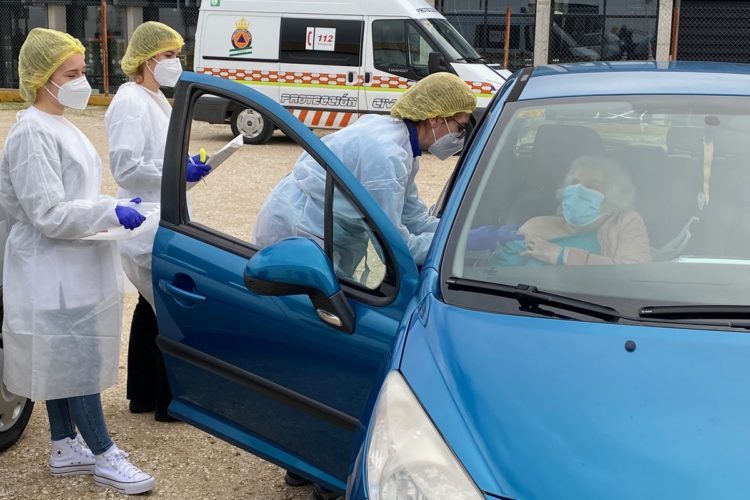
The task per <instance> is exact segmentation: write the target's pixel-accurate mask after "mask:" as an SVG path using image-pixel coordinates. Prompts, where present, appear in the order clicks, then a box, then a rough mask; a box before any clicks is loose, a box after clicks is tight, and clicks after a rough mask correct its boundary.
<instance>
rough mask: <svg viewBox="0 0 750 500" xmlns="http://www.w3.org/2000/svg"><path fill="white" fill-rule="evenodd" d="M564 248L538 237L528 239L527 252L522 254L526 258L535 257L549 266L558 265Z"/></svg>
mask: <svg viewBox="0 0 750 500" xmlns="http://www.w3.org/2000/svg"><path fill="white" fill-rule="evenodd" d="M561 251H562V247H561V246H560V245H555V244H554V243H550V242H549V241H547V240H545V239H543V238H539V237H536V236H532V237H528V238H526V250H524V251H523V252H521V255H522V256H524V257H533V258H535V259H537V260H540V261H542V262H545V263H547V264H557V258H558V257H559V256H560V252H561Z"/></svg>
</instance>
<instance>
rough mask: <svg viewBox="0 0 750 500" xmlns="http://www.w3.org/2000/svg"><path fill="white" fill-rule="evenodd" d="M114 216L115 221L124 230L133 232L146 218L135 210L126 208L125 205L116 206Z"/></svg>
mask: <svg viewBox="0 0 750 500" xmlns="http://www.w3.org/2000/svg"><path fill="white" fill-rule="evenodd" d="M115 214H116V215H117V220H118V222H119V223H120V225H122V226H123V227H124V228H125V229H130V230H133V229H135V228H137V227H138V226H140V225H141V224H143V221H144V220H146V218H145V217H144V216H143V215H141V214H140V212H138V210H136V209H135V208H131V207H126V206H125V205H117V206H116V207H115Z"/></svg>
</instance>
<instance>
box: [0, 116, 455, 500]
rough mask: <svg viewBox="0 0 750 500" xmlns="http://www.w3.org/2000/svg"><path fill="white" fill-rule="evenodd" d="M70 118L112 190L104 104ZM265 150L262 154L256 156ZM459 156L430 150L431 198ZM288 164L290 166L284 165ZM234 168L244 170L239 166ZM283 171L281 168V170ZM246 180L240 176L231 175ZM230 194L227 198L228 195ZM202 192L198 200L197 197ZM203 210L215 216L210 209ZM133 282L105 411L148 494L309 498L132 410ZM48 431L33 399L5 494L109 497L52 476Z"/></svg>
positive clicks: (195, 433)
mask: <svg viewBox="0 0 750 500" xmlns="http://www.w3.org/2000/svg"><path fill="white" fill-rule="evenodd" d="M17 109H19V108H17V107H14V106H8V105H4V106H0V144H4V142H5V137H6V135H7V133H8V130H9V128H10V126H11V125H12V124H13V122H14V121H15V115H16V112H17ZM68 117H69V119H70V120H71V121H72V122H74V123H75V124H76V125H77V126H78V127H80V128H81V130H83V132H84V133H85V134H87V135H88V137H89V138H90V139H91V140H92V142H93V143H94V145H95V146H96V148H97V150H98V152H99V154H100V155H101V156H102V160H103V162H104V172H103V175H102V178H103V182H102V191H103V192H104V193H106V194H112V195H114V194H115V192H116V187H115V184H114V181H113V180H112V177H111V175H110V174H109V168H108V160H107V140H106V136H105V132H104V108H97V107H92V108H90V109H88V110H86V111H84V112H79V113H69V114H68ZM202 126H203V127H205V129H204V130H202V132H204V136H205V141H206V144H205V147H206V148H207V149H209V150H213V148H215V147H218V146H220V145H222V144H223V142H225V141H226V140H228V139H229V138H231V137H230V135H229V130H228V127H224V126H219V125H202ZM297 154H298V150H297V149H296V147H295V146H294V145H292V144H291V143H290V142H289V141H286V140H284V139H283V138H282V139H281V140H274V141H272V143H270V144H269V145H266V146H262V147H256V148H254V155H255V160H256V161H263V160H269V161H270V159H273V161H275V162H276V163H277V164H279V165H282V167H281V168H282V170H283V169H288V167H291V165H292V164H293V163H294V159H295V157H296V155H297ZM258 155H260V157H259V156H258ZM453 164H454V162H453V161H452V160H448V161H446V162H439V161H437V160H435V159H434V158H432V157H430V156H426V157H425V158H424V159H423V160H422V168H421V170H420V173H419V175H418V176H417V183H418V185H419V187H420V193H421V195H422V197H423V198H424V199H425V201H426V202H427V203H428V204H429V203H433V202H434V201H435V200H436V198H437V197H438V195H439V194H440V190H441V189H442V186H443V183H444V182H445V179H446V178H447V176H448V175H449V174H450V170H451V168H452V167H453ZM284 165H286V166H288V167H283V166H284ZM237 175H238V176H239V175H241V173H240V172H238V173H237ZM277 175H278V174H277ZM227 184H228V185H231V184H234V185H242V179H240V178H238V179H236V182H234V183H232V182H228V183H227ZM231 199H232V198H231V197H229V196H228V197H226V198H224V200H225V201H227V202H228V200H231ZM199 202H200V200H199V196H198V197H197V199H196V203H199ZM225 208H226V207H225V206H223V205H222V200H219V201H218V202H217V201H212V203H210V204H205V206H204V207H201V210H215V211H216V214H220V213H221V212H222V211H223V210H224V209H225ZM205 216H206V217H207V218H210V217H211V216H212V214H211V213H206V214H205ZM133 290H134V289H133V288H132V287H130V288H128V293H127V295H126V297H125V310H124V314H123V325H122V344H121V346H122V347H121V350H120V382H119V383H118V384H117V386H115V387H112V388H110V389H108V390H107V391H105V392H104V393H103V395H102V400H103V404H104V413H105V416H106V421H107V424H108V426H109V428H110V432H111V434H112V436H113V438H114V440H115V441H116V442H117V443H118V445H119V446H120V447H121V448H123V449H124V450H126V451H127V452H129V453H130V456H131V458H132V459H133V461H134V463H136V464H137V465H138V466H140V467H142V468H143V469H144V470H146V471H148V472H150V473H151V474H153V475H154V477H155V478H156V489H155V490H154V491H153V492H151V493H150V494H149V495H148V496H149V497H153V498H165V499H166V498H174V499H185V498H189V499H193V498H196V499H228V498H232V499H233V498H253V499H255V498H259V499H276V500H281V499H300V498H307V496H308V495H309V492H310V488H309V487H306V488H290V487H288V486H286V485H285V484H284V482H283V471H282V470H281V469H279V468H278V467H276V466H275V465H272V464H270V463H268V462H266V461H264V460H261V459H259V458H257V457H255V456H253V455H251V454H249V453H246V452H244V451H242V450H240V449H238V448H235V447H234V446H232V445H229V444H228V443H225V442H223V441H220V440H218V439H216V438H214V437H212V436H210V435H208V434H206V433H204V432H202V431H199V430H197V429H194V428H193V427H191V426H189V425H187V424H184V423H169V424H165V423H159V422H155V421H154V419H153V414H145V415H133V414H131V413H129V412H128V410H127V401H126V399H125V379H126V370H125V367H126V351H127V343H128V334H129V330H130V319H131V317H132V313H133V307H134V306H135V302H136V299H137V295H136V294H135V293H134V291H133ZM48 453H49V430H48V423H47V416H46V411H45V408H44V404H43V403H39V404H37V405H36V407H35V409H34V413H33V415H32V418H31V421H30V422H29V425H28V427H27V428H26V431H25V433H24V435H23V436H22V437H21V440H20V441H19V442H18V443H17V444H16V445H15V446H14V447H13V448H11V449H10V450H9V451H7V452H6V453H4V454H2V455H0V471H2V477H3V480H2V487H0V499H11V498H12V499H20V498H24V499H26V498H28V499H39V498H56V499H71V500H72V499H79V498H112V497H117V496H118V495H116V494H115V493H113V492H110V491H105V490H101V489H99V488H96V487H95V486H93V481H92V480H91V478H90V477H82V478H80V477H79V478H60V479H58V478H52V477H50V476H49V474H48V473H47V467H46V462H47V456H48Z"/></svg>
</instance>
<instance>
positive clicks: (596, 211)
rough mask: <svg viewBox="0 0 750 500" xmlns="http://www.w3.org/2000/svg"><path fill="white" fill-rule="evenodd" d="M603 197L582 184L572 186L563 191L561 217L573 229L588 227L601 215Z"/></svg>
mask: <svg viewBox="0 0 750 500" xmlns="http://www.w3.org/2000/svg"><path fill="white" fill-rule="evenodd" d="M602 201H604V195H603V194H602V193H600V192H599V191H597V190H595V189H590V188H587V187H586V186H584V185H583V184H573V185H570V186H567V187H566V188H565V189H563V197H562V215H563V218H564V219H565V220H566V221H567V223H568V224H570V225H571V226H575V227H582V226H588V225H589V224H591V223H593V222H595V221H596V220H597V219H598V218H599V217H601V215H602Z"/></svg>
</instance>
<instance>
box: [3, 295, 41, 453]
mask: <svg viewBox="0 0 750 500" xmlns="http://www.w3.org/2000/svg"><path fill="white" fill-rule="evenodd" d="M0 304H1V303H0ZM2 316H3V315H2V305H0V323H2ZM4 354H5V353H4V350H3V341H2V337H0V452H2V451H5V450H7V449H8V448H10V447H11V446H13V444H14V443H15V442H16V441H18V438H20V437H21V434H23V430H24V429H25V428H26V424H28V423H29V418H31V412H32V411H33V410H34V402H33V401H31V400H30V399H28V398H24V397H21V396H18V395H16V394H13V393H12V392H9V391H8V388H7V387H5V383H4V382H3V363H4V359H5V358H4Z"/></svg>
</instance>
